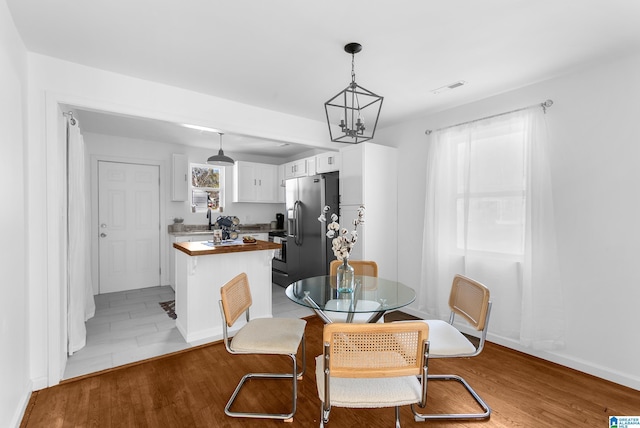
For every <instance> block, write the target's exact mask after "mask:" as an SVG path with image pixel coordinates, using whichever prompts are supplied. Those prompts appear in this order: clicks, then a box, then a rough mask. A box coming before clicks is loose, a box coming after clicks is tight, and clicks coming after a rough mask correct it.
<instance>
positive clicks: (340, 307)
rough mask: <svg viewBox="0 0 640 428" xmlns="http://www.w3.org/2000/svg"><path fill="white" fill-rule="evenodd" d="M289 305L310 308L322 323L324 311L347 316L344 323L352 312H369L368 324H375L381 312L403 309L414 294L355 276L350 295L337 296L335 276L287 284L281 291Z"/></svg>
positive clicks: (399, 286)
mask: <svg viewBox="0 0 640 428" xmlns="http://www.w3.org/2000/svg"><path fill="white" fill-rule="evenodd" d="M285 294H286V295H287V297H288V298H289V299H290V300H292V301H293V302H295V303H297V304H299V305H302V306H306V307H308V308H311V309H313V310H314V311H315V313H316V314H318V316H319V317H320V318H322V320H323V321H324V322H325V323H331V320H330V318H329V317H327V315H326V312H342V313H347V322H351V321H352V320H353V314H355V313H371V317H370V318H369V319H368V322H377V321H378V320H379V319H380V318H381V317H382V316H383V315H384V313H385V312H387V311H391V310H395V309H398V308H401V307H403V306H407V305H409V304H410V303H412V302H413V301H414V300H415V298H416V293H415V291H414V290H413V289H412V288H410V287H408V286H406V285H404V284H402V283H401V282H397V281H393V280H389V279H384V278H380V277H373V276H364V275H356V276H355V287H354V290H353V291H352V292H350V293H340V292H338V288H337V287H336V276H335V275H326V276H314V277H311V278H304V279H301V280H298V281H296V282H293V283H291V284H289V285H288V286H287V288H286V290H285Z"/></svg>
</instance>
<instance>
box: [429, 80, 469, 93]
mask: <svg viewBox="0 0 640 428" xmlns="http://www.w3.org/2000/svg"><path fill="white" fill-rule="evenodd" d="M465 83H467V82H465V81H464V80H458V81H457V82H453V83H450V84H448V85H446V86H441V87H440V88H438V89H434V90H432V91H431V92H433V93H434V94H439V93H440V92H444V91H450V90H451V89H455V88H459V87H460V86H462V85H464V84H465Z"/></svg>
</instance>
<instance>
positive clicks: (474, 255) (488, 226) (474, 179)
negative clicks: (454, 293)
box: [418, 108, 564, 349]
mask: <svg viewBox="0 0 640 428" xmlns="http://www.w3.org/2000/svg"><path fill="white" fill-rule="evenodd" d="M547 141H548V138H547V132H546V124H545V121H544V114H543V112H542V109H541V108H531V109H525V110H521V111H517V112H513V113H509V114H505V115H501V116H498V117H494V118H491V119H485V120H479V121H475V122H472V123H469V124H466V125H460V126H456V127H452V128H448V129H444V130H441V131H436V132H435V133H434V134H432V137H431V141H430V147H429V152H428V159H427V186H426V197H425V225H424V226H425V227H424V239H423V266H422V281H421V287H420V290H419V291H418V302H419V307H420V309H421V310H424V311H426V312H428V313H429V315H430V316H435V317H437V318H443V319H445V318H446V317H447V316H448V314H449V308H448V304H447V302H448V296H449V291H450V288H451V281H452V278H453V276H454V275H455V274H457V273H460V274H463V275H467V276H469V277H471V278H474V279H476V280H478V281H480V282H483V283H484V284H485V285H487V286H488V287H489V289H490V290H491V300H492V301H493V309H492V313H491V322H490V331H491V333H493V334H496V335H500V336H503V337H506V338H510V339H513V340H516V341H519V342H520V343H521V344H523V345H524V346H530V347H533V348H536V349H553V348H559V347H562V346H563V331H564V318H563V312H562V292H561V284H560V280H559V269H558V265H557V249H556V242H555V229H554V226H553V224H554V217H553V200H552V194H551V179H550V171H549V166H548V160H547V156H546V150H547V148H546V147H547V144H548V143H547Z"/></svg>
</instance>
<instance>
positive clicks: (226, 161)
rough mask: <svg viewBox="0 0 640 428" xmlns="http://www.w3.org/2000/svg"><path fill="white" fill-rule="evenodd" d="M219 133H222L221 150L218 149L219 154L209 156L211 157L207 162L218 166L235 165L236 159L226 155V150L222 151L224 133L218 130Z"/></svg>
mask: <svg viewBox="0 0 640 428" xmlns="http://www.w3.org/2000/svg"><path fill="white" fill-rule="evenodd" d="M218 135H220V150H218V154H217V155H213V156H211V157H209V159H207V163H208V164H211V165H217V166H233V165H234V163H235V162H234V160H233V159H231V158H230V157H229V156H225V154H224V152H223V151H222V136H223V135H224V134H223V133H222V132H218Z"/></svg>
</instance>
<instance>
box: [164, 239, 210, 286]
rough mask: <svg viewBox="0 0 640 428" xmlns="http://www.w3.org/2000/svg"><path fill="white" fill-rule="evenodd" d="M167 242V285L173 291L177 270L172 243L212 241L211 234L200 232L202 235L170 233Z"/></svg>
mask: <svg viewBox="0 0 640 428" xmlns="http://www.w3.org/2000/svg"><path fill="white" fill-rule="evenodd" d="M170 238H171V239H169V242H170V244H169V245H171V248H170V249H169V285H170V286H171V288H173V290H174V291H175V289H176V284H177V277H176V275H177V273H178V272H177V270H176V260H177V257H176V251H178V250H176V249H175V248H173V244H174V243H175V242H195V241H212V240H213V234H211V235H209V234H202V235H193V234H191V235H170Z"/></svg>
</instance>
